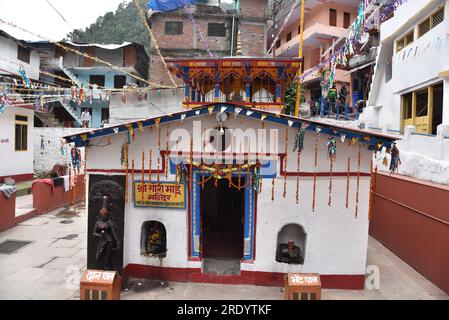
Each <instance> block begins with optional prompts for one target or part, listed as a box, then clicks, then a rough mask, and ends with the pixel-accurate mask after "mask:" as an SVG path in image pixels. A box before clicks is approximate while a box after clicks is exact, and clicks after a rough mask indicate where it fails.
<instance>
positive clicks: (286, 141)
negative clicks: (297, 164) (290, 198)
mask: <svg viewBox="0 0 449 320" xmlns="http://www.w3.org/2000/svg"><path fill="white" fill-rule="evenodd" d="M287 148H288V127H286V128H285V148H284V154H285V158H284V160H285V162H284V192H283V193H282V197H283V198H285V197H286V196H287V159H288V154H287V152H288V150H287Z"/></svg>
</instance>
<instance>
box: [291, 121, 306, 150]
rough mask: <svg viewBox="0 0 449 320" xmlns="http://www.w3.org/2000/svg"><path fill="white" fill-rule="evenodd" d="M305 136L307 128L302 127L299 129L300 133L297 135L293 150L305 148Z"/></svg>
mask: <svg viewBox="0 0 449 320" xmlns="http://www.w3.org/2000/svg"><path fill="white" fill-rule="evenodd" d="M304 137H305V130H304V129H303V128H302V127H301V128H299V130H298V133H297V134H296V137H295V145H294V147H293V152H295V151H298V153H299V152H301V151H302V150H303V149H304Z"/></svg>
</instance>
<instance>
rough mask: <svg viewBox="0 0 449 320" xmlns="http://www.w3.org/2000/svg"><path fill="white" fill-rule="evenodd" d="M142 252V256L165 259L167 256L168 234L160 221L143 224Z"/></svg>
mask: <svg viewBox="0 0 449 320" xmlns="http://www.w3.org/2000/svg"><path fill="white" fill-rule="evenodd" d="M140 248H141V249H140V252H141V254H142V255H146V256H151V257H159V258H164V257H165V256H166V255H167V232H166V230H165V226H164V224H162V223H161V222H159V221H146V222H144V223H143V224H142V232H141V245H140Z"/></svg>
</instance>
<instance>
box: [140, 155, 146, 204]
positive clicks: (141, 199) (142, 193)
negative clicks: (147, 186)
mask: <svg viewBox="0 0 449 320" xmlns="http://www.w3.org/2000/svg"><path fill="white" fill-rule="evenodd" d="M144 181H145V150H144V149H142V182H141V183H140V187H141V189H140V196H141V197H140V202H141V204H142V205H143V198H144V192H143V187H144Z"/></svg>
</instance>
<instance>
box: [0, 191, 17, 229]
mask: <svg viewBox="0 0 449 320" xmlns="http://www.w3.org/2000/svg"><path fill="white" fill-rule="evenodd" d="M15 217H16V195H15V194H14V195H12V196H11V198H7V197H5V195H4V194H3V193H2V192H0V232H2V231H5V230H7V229H9V228H12V227H14V225H15Z"/></svg>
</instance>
